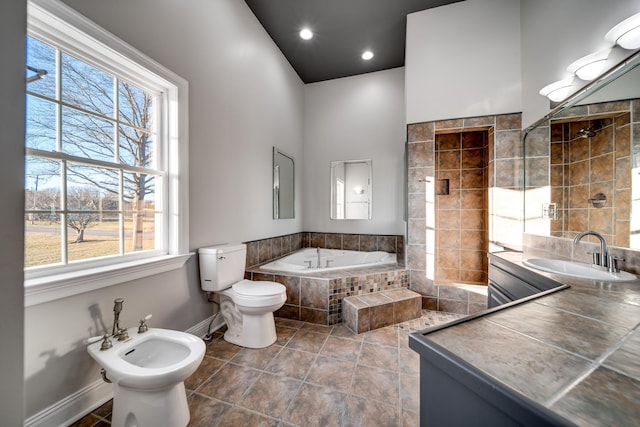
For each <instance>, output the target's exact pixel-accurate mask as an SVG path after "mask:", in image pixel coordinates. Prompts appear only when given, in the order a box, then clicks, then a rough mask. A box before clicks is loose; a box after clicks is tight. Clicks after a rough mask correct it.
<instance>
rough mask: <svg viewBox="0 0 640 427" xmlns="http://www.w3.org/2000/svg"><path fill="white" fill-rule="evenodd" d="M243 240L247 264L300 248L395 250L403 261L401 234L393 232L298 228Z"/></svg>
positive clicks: (260, 261) (271, 258) (270, 258)
mask: <svg viewBox="0 0 640 427" xmlns="http://www.w3.org/2000/svg"><path fill="white" fill-rule="evenodd" d="M245 243H246V245H247V265H246V267H247V268H251V267H256V266H258V265H260V264H265V263H267V262H270V261H273V260H275V259H278V258H281V257H283V256H285V255H288V254H290V253H292V252H295V251H297V250H299V249H303V248H323V249H342V250H349V251H363V252H373V251H384V252H389V253H394V254H396V256H397V261H398V264H399V265H404V262H405V260H404V252H405V251H404V236H396V235H376V234H341V233H316V232H302V233H294V234H288V235H286V236H278V237H271V238H268V239H261V240H253V241H250V242H245Z"/></svg>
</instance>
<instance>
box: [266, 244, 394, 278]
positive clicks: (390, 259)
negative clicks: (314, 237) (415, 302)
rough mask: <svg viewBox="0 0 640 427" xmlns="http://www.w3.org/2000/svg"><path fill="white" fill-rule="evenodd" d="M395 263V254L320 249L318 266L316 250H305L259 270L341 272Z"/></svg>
mask: <svg viewBox="0 0 640 427" xmlns="http://www.w3.org/2000/svg"><path fill="white" fill-rule="evenodd" d="M396 262H397V260H396V254H391V253H388V252H382V251H375V252H360V251H342V250H338V249H320V264H318V249H317V248H307V249H302V250H300V251H298V252H294V253H292V254H291V255H287V256H285V257H283V258H280V259H277V260H275V261H272V262H270V263H268V264H265V265H263V266H260V269H261V270H267V271H283V272H300V271H307V272H319V271H332V270H341V269H345V268H358V267H369V266H375V265H385V264H396Z"/></svg>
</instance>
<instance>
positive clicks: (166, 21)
mask: <svg viewBox="0 0 640 427" xmlns="http://www.w3.org/2000/svg"><path fill="white" fill-rule="evenodd" d="M65 2H66V3H68V4H70V5H72V6H73V7H74V8H76V10H78V11H79V12H81V13H83V14H84V15H86V16H88V17H89V18H90V19H92V20H94V21H95V22H96V23H98V24H99V25H101V26H103V27H104V28H106V29H107V30H109V31H111V32H112V33H114V34H116V35H117V36H119V37H121V38H123V39H124V40H125V41H127V42H129V43H130V44H132V45H133V46H134V47H136V48H138V49H139V50H141V51H142V52H144V53H146V54H147V55H149V56H151V57H152V58H153V59H155V60H157V61H158V62H160V63H161V64H162V65H164V66H165V67H167V68H169V69H170V70H172V71H174V72H176V73H177V74H179V75H180V76H182V77H183V78H185V79H187V81H189V87H190V91H189V102H190V106H189V117H190V122H191V124H190V127H189V137H190V145H189V149H190V152H191V155H190V158H189V186H190V188H189V197H190V210H191V215H190V227H191V230H192V231H191V233H190V238H191V241H190V243H191V247H192V248H198V247H201V246H205V245H211V244H213V243H220V242H232V241H235V242H238V241H247V240H254V239H259V238H263V237H272V236H277V235H281V234H288V233H294V232H298V231H302V230H301V224H302V219H301V218H302V216H303V212H302V210H301V203H300V202H298V206H296V218H295V219H292V220H278V221H274V220H273V219H272V216H273V211H272V207H271V205H272V196H271V188H272V172H271V156H272V147H273V146H274V145H275V146H277V147H278V148H281V149H282V150H283V151H284V152H286V153H287V154H290V155H292V156H293V157H294V158H295V159H296V161H297V162H296V163H298V159H301V158H302V137H303V135H302V107H301V106H302V98H303V84H302V81H301V80H300V79H299V78H298V76H297V74H295V72H294V71H293V69H292V68H291V66H290V65H289V63H288V62H287V61H286V59H285V58H284V56H283V55H282V53H281V52H280V50H279V49H278V48H277V47H276V46H275V44H274V43H273V41H272V40H271V38H270V37H269V35H268V34H267V33H266V31H265V30H264V29H263V28H262V26H261V25H260V24H259V23H258V20H257V19H256V17H255V16H254V15H253V13H252V12H251V10H250V9H249V8H248V6H247V5H246V4H245V3H244V2H243V1H237V0H216V1H209V0H190V1H189V2H188V3H184V2H176V1H173V0H136V1H134V2H132V1H128V0H115V1H108V2H104V1H100V0H89V1H87V0H66V1H65ZM300 170H301V168H297V172H299V171H300ZM298 178H299V179H298V182H300V180H301V176H298ZM296 192H297V194H296V196H297V197H296V200H298V201H299V200H300V199H301V198H300V197H299V195H300V194H301V186H298V188H297V190H296Z"/></svg>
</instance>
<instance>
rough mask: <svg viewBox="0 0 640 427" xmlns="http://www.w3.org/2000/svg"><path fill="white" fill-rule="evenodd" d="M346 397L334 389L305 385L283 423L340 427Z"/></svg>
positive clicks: (309, 426)
mask: <svg viewBox="0 0 640 427" xmlns="http://www.w3.org/2000/svg"><path fill="white" fill-rule="evenodd" d="M346 397H347V395H346V394H345V393H341V392H338V391H336V390H335V389H332V388H328V387H320V386H315V385H312V384H303V385H302V387H300V391H299V392H298V395H297V396H296V397H295V399H294V400H293V402H291V405H290V407H289V411H288V413H287V414H286V415H285V417H284V419H283V421H285V422H287V423H290V424H294V425H299V426H305V427H316V426H318V427H339V426H340V424H341V420H342V415H343V414H344V411H345V408H346Z"/></svg>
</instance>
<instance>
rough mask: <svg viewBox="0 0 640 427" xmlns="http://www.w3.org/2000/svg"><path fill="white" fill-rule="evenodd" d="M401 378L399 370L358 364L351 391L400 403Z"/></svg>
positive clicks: (389, 402)
mask: <svg viewBox="0 0 640 427" xmlns="http://www.w3.org/2000/svg"><path fill="white" fill-rule="evenodd" d="M399 389H400V384H399V378H398V373H397V372H392V371H385V370H383V369H378V368H370V367H367V366H360V365H358V366H356V370H355V372H354V374H353V381H352V383H351V388H350V392H351V394H355V395H356V396H360V397H364V398H367V399H374V400H379V401H381V402H384V403H387V404H390V405H395V406H397V405H398V402H399Z"/></svg>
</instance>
